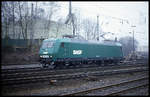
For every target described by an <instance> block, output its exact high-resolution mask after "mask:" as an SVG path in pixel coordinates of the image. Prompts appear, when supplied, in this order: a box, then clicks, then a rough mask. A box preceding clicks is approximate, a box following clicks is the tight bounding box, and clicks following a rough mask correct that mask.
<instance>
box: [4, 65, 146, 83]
mask: <svg viewBox="0 0 150 97" xmlns="http://www.w3.org/2000/svg"><path fill="white" fill-rule="evenodd" d="M144 70H148V68H147V66H143V65H140V66H118V67H117V66H114V67H104V68H82V69H69V70H58V71H57V70H53V71H49V70H47V71H42V72H41V71H40V72H23V73H14V74H11V73H10V72H9V73H8V74H2V85H17V84H27V83H35V82H43V81H50V80H58V79H71V78H79V77H88V76H90V75H107V74H115V73H126V72H136V71H144Z"/></svg>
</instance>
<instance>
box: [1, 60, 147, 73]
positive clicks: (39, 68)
mask: <svg viewBox="0 0 150 97" xmlns="http://www.w3.org/2000/svg"><path fill="white" fill-rule="evenodd" d="M145 64H147V62H145V61H144V62H143V61H138V62H133V61H125V62H122V63H120V64H117V65H116V64H111V66H122V65H127V66H131V65H145ZM107 66H110V65H106V64H105V65H101V66H99V65H95V64H92V65H87V66H86V67H85V66H81V67H79V68H91V67H107ZM72 68H73V69H74V68H77V69H78V67H69V68H68V69H72ZM63 69H65V68H63ZM47 70H51V71H53V69H50V68H44V69H43V68H41V67H34V68H33V67H32V68H31V67H30V68H16V69H1V72H2V74H5V73H21V72H32V71H33V72H36V71H47ZM55 70H60V69H59V68H58V69H55Z"/></svg>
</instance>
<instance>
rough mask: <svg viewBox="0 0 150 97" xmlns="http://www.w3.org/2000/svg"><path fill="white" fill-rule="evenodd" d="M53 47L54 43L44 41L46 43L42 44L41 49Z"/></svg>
mask: <svg viewBox="0 0 150 97" xmlns="http://www.w3.org/2000/svg"><path fill="white" fill-rule="evenodd" d="M53 45H54V42H52V41H46V42H43V44H42V48H51V47H53Z"/></svg>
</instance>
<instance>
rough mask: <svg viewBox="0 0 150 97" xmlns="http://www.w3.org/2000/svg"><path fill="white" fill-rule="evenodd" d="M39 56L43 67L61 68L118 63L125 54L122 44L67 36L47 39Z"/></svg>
mask: <svg viewBox="0 0 150 97" xmlns="http://www.w3.org/2000/svg"><path fill="white" fill-rule="evenodd" d="M39 56H40V63H41V64H42V66H43V67H46V66H47V65H48V66H53V67H56V66H60V67H61V66H68V65H77V64H79V63H88V62H96V63H98V64H101V63H102V62H109V63H110V62H118V61H120V60H121V59H122V58H123V53H122V46H121V44H120V43H117V42H108V41H104V42H101V43H100V42H95V41H87V40H84V39H83V38H82V37H77V36H71V35H66V36H64V37H63V38H59V39H45V40H44V41H43V43H42V46H41V48H40V51H39Z"/></svg>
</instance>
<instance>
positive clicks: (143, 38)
mask: <svg viewBox="0 0 150 97" xmlns="http://www.w3.org/2000/svg"><path fill="white" fill-rule="evenodd" d="M59 3H60V4H61V6H62V8H61V12H60V14H62V16H64V17H65V16H67V14H68V4H69V3H68V2H59ZM72 8H73V11H75V9H76V10H78V11H80V15H81V16H82V18H90V19H91V20H95V21H96V16H97V15H99V16H100V18H99V22H100V24H101V22H102V21H105V22H106V21H108V22H109V24H108V25H102V30H103V31H104V32H108V31H110V32H113V33H115V36H117V37H118V38H120V37H124V36H132V34H129V32H133V30H135V38H136V39H137V40H138V42H139V43H140V45H148V21H149V20H148V19H149V18H148V2H72ZM112 17H115V18H120V19H125V20H128V21H129V23H126V22H124V23H123V24H121V23H120V21H119V20H118V19H114V18H112ZM132 25H135V26H136V27H135V28H132V27H131V26H132ZM107 38H110V39H112V38H114V35H113V36H111V35H108V36H107Z"/></svg>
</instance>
